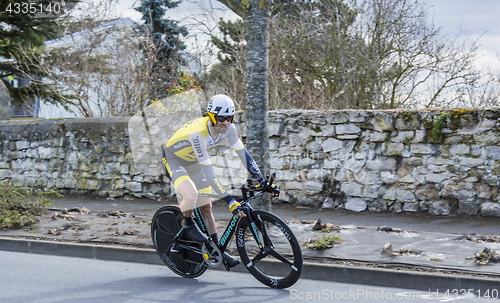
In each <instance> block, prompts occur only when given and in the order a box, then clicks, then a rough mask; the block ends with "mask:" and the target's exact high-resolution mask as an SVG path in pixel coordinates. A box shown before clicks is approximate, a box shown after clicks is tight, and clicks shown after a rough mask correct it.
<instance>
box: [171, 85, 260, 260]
mask: <svg viewBox="0 0 500 303" xmlns="http://www.w3.org/2000/svg"><path fill="white" fill-rule="evenodd" d="M234 113H235V109H234V102H233V100H232V99H231V98H230V97H229V96H226V95H215V96H213V97H212V98H211V99H210V101H209V102H208V106H207V114H208V117H204V118H199V119H196V120H192V121H189V122H187V123H186V124H184V126H182V127H181V128H180V129H179V130H177V132H176V133H175V134H174V135H173V136H172V138H171V139H170V140H169V141H168V142H167V144H166V145H165V147H164V149H163V163H164V164H165V168H166V170H167V175H168V177H169V178H170V180H171V181H172V182H173V183H174V186H175V188H176V189H177V190H178V191H179V193H180V194H181V195H182V201H181V203H180V205H179V206H180V208H181V211H182V214H183V215H184V220H183V223H182V225H183V227H184V229H185V230H186V231H187V233H188V234H189V236H190V237H191V238H192V239H193V240H196V241H199V242H206V241H207V240H208V238H207V237H206V236H205V235H204V234H203V233H202V232H201V230H200V229H199V228H198V226H197V225H196V224H195V223H194V221H193V219H192V215H193V209H194V205H195V203H198V207H199V208H200V211H201V213H202V215H203V217H204V219H205V222H206V224H207V228H208V231H209V232H210V235H211V238H212V239H213V241H214V242H215V243H216V244H217V243H219V241H218V237H217V227H216V224H215V219H214V216H213V214H212V204H211V198H209V197H198V193H211V192H212V189H213V190H214V191H215V192H216V193H217V194H218V195H219V196H220V197H221V198H222V199H224V201H226V203H227V204H228V206H229V210H230V211H231V212H232V214H233V215H235V216H238V217H244V216H245V213H244V212H243V211H242V210H241V204H240V203H238V202H237V201H236V200H235V199H234V198H233V197H232V196H231V195H230V194H229V193H228V192H227V191H226V190H225V188H224V187H223V186H222V184H221V183H220V182H219V180H218V179H217V177H216V176H215V173H214V169H213V166H212V162H211V161H210V157H209V155H208V152H207V150H209V149H211V148H212V147H213V146H214V145H215V144H217V143H219V142H220V141H222V140H223V139H224V138H227V139H228V140H229V143H230V145H231V147H232V148H233V149H234V150H235V151H236V153H237V154H238V156H239V157H240V159H241V161H242V162H243V163H244V164H245V165H246V167H247V170H248V172H249V173H250V174H251V176H252V178H253V179H256V180H257V182H258V185H257V186H259V185H263V184H264V178H263V176H262V174H261V172H260V170H259V167H258V166H257V164H256V163H255V161H254V160H253V158H252V156H250V154H249V153H248V152H247V150H246V149H245V147H244V145H243V143H242V142H241V140H240V139H239V137H238V134H237V131H236V127H235V126H234V124H233V122H234ZM224 260H225V261H226V262H227V264H228V265H229V266H230V267H234V266H236V265H238V264H239V263H240V260H239V259H236V258H233V257H231V256H229V255H228V254H226V253H224Z"/></svg>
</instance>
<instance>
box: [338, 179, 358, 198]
mask: <svg viewBox="0 0 500 303" xmlns="http://www.w3.org/2000/svg"><path fill="white" fill-rule="evenodd" d="M340 190H341V191H343V192H344V193H345V195H346V196H353V197H362V196H363V186H362V185H361V184H358V183H356V182H347V183H342V186H341V188H340Z"/></svg>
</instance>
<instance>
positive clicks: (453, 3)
mask: <svg viewBox="0 0 500 303" xmlns="http://www.w3.org/2000/svg"><path fill="white" fill-rule="evenodd" d="M190 1H191V2H199V3H203V2H204V3H208V4H209V5H212V6H214V7H216V8H220V7H222V5H221V4H220V3H219V2H218V1H216V0H187V1H186V0H185V1H184V3H183V4H181V7H179V8H178V9H176V10H175V11H172V12H171V13H170V16H172V17H173V18H176V17H177V18H182V17H184V16H186V15H189V14H191V13H196V12H199V11H200V10H199V9H197V7H196V5H193V4H192V3H190ZM422 2H425V3H427V4H429V5H431V6H432V7H431V9H430V11H429V13H430V14H429V17H430V18H431V19H432V20H433V22H434V24H435V25H436V26H438V27H440V28H441V33H442V34H443V35H448V36H454V35H457V34H458V33H459V32H460V31H461V30H463V31H466V32H467V33H468V34H469V35H470V36H471V38H474V39H477V38H479V37H480V39H479V44H480V47H479V50H478V54H479V55H480V56H481V58H480V62H481V63H482V64H489V65H492V66H497V67H500V60H499V59H498V57H499V56H500V22H499V19H500V0H474V1H472V0H422ZM135 3H139V1H138V0H120V5H119V7H118V10H119V13H120V14H121V15H122V16H126V17H130V18H132V19H134V20H140V17H141V15H140V14H139V13H138V12H136V11H135V10H133V9H132V6H133V5H134V4H135Z"/></svg>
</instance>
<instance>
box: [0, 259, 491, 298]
mask: <svg viewBox="0 0 500 303" xmlns="http://www.w3.org/2000/svg"><path fill="white" fill-rule="evenodd" d="M0 272H1V275H2V283H0V302H5V303H10V302H16V303H17V302H42V303H43V302H120V303H121V302H235V301H238V302H269V301H272V302H331V301H339V302H408V301H410V302H429V301H434V302H444V301H447V302H449V301H455V300H461V299H465V300H466V301H467V302H470V301H472V302H492V301H494V302H498V301H497V300H492V299H488V298H479V297H477V294H474V295H473V294H466V295H465V296H464V295H461V294H460V292H465V290H463V291H462V290H456V291H454V290H449V292H448V294H446V290H440V291H441V292H440V293H437V292H436V290H431V291H430V292H426V291H423V292H422V291H415V290H403V289H397V288H387V287H372V286H366V285H358V284H344V283H335V282H324V281H314V280H307V279H301V280H299V281H298V282H297V283H296V284H295V285H294V286H292V287H291V288H289V289H286V290H277V289H271V288H268V287H266V286H263V285H262V284H260V283H259V282H258V281H257V280H255V279H254V278H253V277H252V276H251V275H250V274H248V273H234V272H221V271H213V270H208V271H207V272H206V273H205V274H204V275H202V276H201V277H199V278H197V279H186V278H181V277H178V276H176V275H175V274H173V273H172V272H170V270H168V268H166V267H165V266H160V265H148V264H138V263H127V262H114V261H113V262H112V261H101V260H93V259H80V258H70V257H56V256H49V255H38V254H27V253H15V252H5V251H0ZM492 294H493V292H492ZM496 296H497V297H498V293H496Z"/></svg>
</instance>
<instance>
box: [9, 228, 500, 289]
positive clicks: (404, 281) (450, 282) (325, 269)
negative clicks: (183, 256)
mask: <svg viewBox="0 0 500 303" xmlns="http://www.w3.org/2000/svg"><path fill="white" fill-rule="evenodd" d="M0 250H4V251H13V252H24V253H34V254H44V255H54V256H65V257H77V258H90V259H97V260H107V261H123V262H136V263H145V264H156V265H162V264H163V263H162V262H161V260H160V258H159V257H158V255H157V253H156V251H155V250H154V249H152V248H131V247H126V246H119V245H113V246H111V245H96V244H80V243H70V242H55V241H41V240H30V239H19V238H17V239H16V238H8V237H0ZM261 262H262V261H261ZM266 263H269V265H271V264H272V263H275V262H272V261H267V262H266ZM217 270H225V269H224V268H223V267H221V268H218V269H217ZM231 270H232V271H235V272H247V270H246V269H245V267H244V266H243V265H241V264H240V265H238V266H236V267H235V268H233V269H231ZM301 278H302V279H312V280H322V281H329V282H341V283H354V284H363V285H371V286H382V287H395V288H403V289H414V290H422V291H425V292H436V291H437V290H439V291H440V292H446V291H449V292H450V293H451V292H452V291H453V290H458V292H459V293H460V291H461V290H465V291H466V292H467V291H469V292H472V291H474V292H481V293H486V291H490V292H491V291H492V290H493V289H496V290H497V291H498V290H499V285H500V278H494V277H470V276H466V275H459V274H454V275H450V274H440V273H428V272H427V273H420V272H407V271H398V270H390V269H382V268H377V269H373V268H361V267H352V266H341V265H331V264H320V263H311V262H304V267H303V271H302V275H301Z"/></svg>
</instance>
